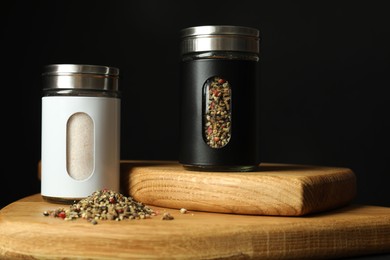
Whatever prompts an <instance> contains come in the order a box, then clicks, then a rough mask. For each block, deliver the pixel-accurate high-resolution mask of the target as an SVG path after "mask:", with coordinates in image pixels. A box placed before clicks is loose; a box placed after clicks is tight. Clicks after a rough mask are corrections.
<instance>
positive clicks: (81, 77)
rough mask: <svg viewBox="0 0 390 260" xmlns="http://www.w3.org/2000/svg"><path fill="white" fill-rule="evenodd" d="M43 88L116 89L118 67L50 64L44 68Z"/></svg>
mask: <svg viewBox="0 0 390 260" xmlns="http://www.w3.org/2000/svg"><path fill="white" fill-rule="evenodd" d="M42 76H43V77H44V83H43V88H44V89H50V88H54V89H75V88H80V89H93V90H108V91H117V90H118V78H119V69H118V68H115V67H107V66H100V65H84V64H51V65H47V66H45V68H44V72H43V73H42Z"/></svg>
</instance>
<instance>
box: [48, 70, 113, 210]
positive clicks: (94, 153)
mask: <svg viewBox="0 0 390 260" xmlns="http://www.w3.org/2000/svg"><path fill="white" fill-rule="evenodd" d="M42 75H43V86H44V87H43V97H42V144H41V195H42V197H43V198H44V199H45V200H46V201H50V202H60V203H73V202H74V201H77V200H80V199H82V198H85V197H87V196H89V195H91V194H92V193H93V192H94V191H96V190H100V189H110V190H114V191H119V179H120V176H119V175H120V173H119V167H120V95H119V91H118V79H119V69H118V68H114V67H107V66H97V65H77V64H53V65H48V66H46V67H45V69H44V72H43V74H42Z"/></svg>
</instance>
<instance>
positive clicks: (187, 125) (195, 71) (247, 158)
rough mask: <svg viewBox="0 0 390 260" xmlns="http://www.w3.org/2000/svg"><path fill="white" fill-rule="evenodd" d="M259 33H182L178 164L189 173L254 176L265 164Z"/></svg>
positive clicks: (211, 29)
mask: <svg viewBox="0 0 390 260" xmlns="http://www.w3.org/2000/svg"><path fill="white" fill-rule="evenodd" d="M259 49H260V48H259V30H257V29H255V28H250V27H242V26H227V25H220V26H196V27H189V28H185V29H183V30H182V31H181V58H182V59H181V65H180V91H181V93H180V150H179V162H180V163H181V164H182V165H183V166H184V167H185V168H186V169H188V170H205V171H253V170H255V169H256V168H257V167H258V165H259V164H260V147H259V140H258V139H259V126H258V122H259V106H258V96H259V87H260V86H259V83H260V82H259V69H260V67H259V52H260V51H259Z"/></svg>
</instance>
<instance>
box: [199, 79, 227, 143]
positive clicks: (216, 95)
mask: <svg viewBox="0 0 390 260" xmlns="http://www.w3.org/2000/svg"><path fill="white" fill-rule="evenodd" d="M231 109H232V108H231V86H230V83H229V81H227V80H226V79H225V78H223V77H219V76H214V77H211V78H209V79H207V80H206V82H205V83H204V85H203V111H202V112H203V139H204V141H205V142H206V144H207V145H208V146H210V147H211V148H222V147H224V146H226V145H227V144H228V143H229V141H230V137H231V128H232V127H231V118H232V113H231Z"/></svg>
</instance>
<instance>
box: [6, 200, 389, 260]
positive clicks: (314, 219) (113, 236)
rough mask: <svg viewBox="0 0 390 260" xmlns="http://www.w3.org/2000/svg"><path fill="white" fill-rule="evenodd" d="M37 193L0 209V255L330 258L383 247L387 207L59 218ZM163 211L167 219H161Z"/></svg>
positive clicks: (386, 238) (374, 251) (385, 247)
mask: <svg viewBox="0 0 390 260" xmlns="http://www.w3.org/2000/svg"><path fill="white" fill-rule="evenodd" d="M58 207H67V206H66V205H58V204H50V203H48V202H44V201H43V200H42V198H41V196H40V194H36V195H33V196H29V197H26V198H24V199H21V200H19V201H16V202H14V203H12V204H10V205H8V206H6V207H4V208H3V209H1V210H0V259H20V258H22V259H54V260H55V259H331V258H340V257H348V256H360V255H367V254H377V253H388V252H390V208H386V207H378V206H367V205H350V206H346V207H343V208H340V209H337V210H331V211H327V212H324V213H317V214H311V215H308V216H302V217H282V216H278V217H276V216H255V215H238V214H222V213H210V212H197V211H189V212H187V213H186V214H181V213H180V212H179V210H176V209H168V208H159V207H153V206H152V208H153V209H154V210H158V211H159V212H160V215H157V216H153V217H152V218H150V219H143V220H125V221H109V220H106V221H100V222H99V223H98V224H97V225H92V224H91V223H89V222H87V221H86V220H83V219H78V220H73V221H65V220H62V219H60V218H53V217H45V216H43V214H42V213H43V212H44V211H45V210H54V209H57V208H58ZM162 212H169V213H171V215H172V216H174V219H173V220H162V219H161V215H162V214H161V213H162Z"/></svg>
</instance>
